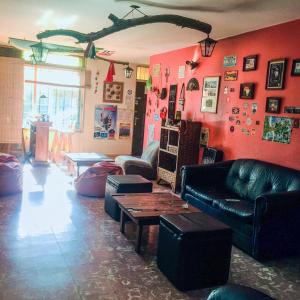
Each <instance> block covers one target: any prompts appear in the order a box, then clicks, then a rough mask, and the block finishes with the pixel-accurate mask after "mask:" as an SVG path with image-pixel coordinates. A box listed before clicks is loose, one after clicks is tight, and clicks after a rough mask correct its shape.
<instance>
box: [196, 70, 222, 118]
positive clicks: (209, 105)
mask: <svg viewBox="0 0 300 300" xmlns="http://www.w3.org/2000/svg"><path fill="white" fill-rule="evenodd" d="M203 81H204V82H203V89H202V101H201V112H210V113H217V105H218V95H219V82H220V77H218V76H216V77H204V80H203Z"/></svg>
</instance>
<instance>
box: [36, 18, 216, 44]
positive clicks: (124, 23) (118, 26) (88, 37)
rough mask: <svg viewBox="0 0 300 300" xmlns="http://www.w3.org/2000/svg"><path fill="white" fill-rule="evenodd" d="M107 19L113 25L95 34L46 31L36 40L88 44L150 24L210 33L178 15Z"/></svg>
mask: <svg viewBox="0 0 300 300" xmlns="http://www.w3.org/2000/svg"><path fill="white" fill-rule="evenodd" d="M108 18H109V19H110V20H111V21H112V22H113V25H112V26H110V27H107V28H103V29H102V30H100V31H97V32H91V33H88V34H85V33H82V32H79V31H74V30H68V29H57V30H46V31H43V32H40V33H39V34H37V38H38V39H45V38H49V37H52V36H56V35H64V36H70V37H73V38H75V39H76V40H77V41H78V42H79V43H90V42H91V41H96V40H98V39H101V38H103V37H105V36H107V35H110V34H112V33H115V32H118V31H121V30H125V29H128V28H131V27H135V26H140V25H145V24H152V23H171V24H174V25H177V26H180V27H182V28H184V27H187V28H191V29H194V30H198V31H201V32H204V33H206V34H209V33H210V32H211V29H212V27H211V25H209V24H207V23H203V22H200V21H198V20H194V19H190V18H187V17H182V16H178V15H154V16H144V17H140V18H133V19H128V20H124V19H119V18H118V17H116V16H115V15H113V14H110V15H109V16H108Z"/></svg>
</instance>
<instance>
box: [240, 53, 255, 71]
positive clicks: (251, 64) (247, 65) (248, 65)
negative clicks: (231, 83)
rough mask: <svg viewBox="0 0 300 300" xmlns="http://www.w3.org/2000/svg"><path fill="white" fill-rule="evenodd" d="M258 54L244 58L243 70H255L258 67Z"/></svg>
mask: <svg viewBox="0 0 300 300" xmlns="http://www.w3.org/2000/svg"><path fill="white" fill-rule="evenodd" d="M257 58H258V55H249V56H246V57H244V59H243V71H244V72H246V71H254V70H256V68H257Z"/></svg>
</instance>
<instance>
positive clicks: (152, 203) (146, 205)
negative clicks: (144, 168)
mask: <svg viewBox="0 0 300 300" xmlns="http://www.w3.org/2000/svg"><path fill="white" fill-rule="evenodd" d="M113 198H114V199H115V200H116V201H117V202H118V204H119V206H120V209H121V220H120V231H121V232H122V233H124V232H125V219H126V216H128V217H129V218H130V219H131V220H132V221H133V222H134V223H135V224H136V225H137V234H136V241H135V251H136V252H137V253H140V250H141V240H142V234H143V226H145V225H157V224H159V216H160V215H163V214H181V213H189V212H198V211H200V210H199V209H198V208H196V207H194V206H191V205H189V206H188V208H184V207H183V205H184V204H186V202H185V201H183V200H181V199H180V198H179V197H177V196H174V195H173V194H171V193H139V194H123V195H113Z"/></svg>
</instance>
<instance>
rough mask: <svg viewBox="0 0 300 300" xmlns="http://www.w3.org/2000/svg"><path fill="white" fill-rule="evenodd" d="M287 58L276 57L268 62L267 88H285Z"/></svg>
mask: <svg viewBox="0 0 300 300" xmlns="http://www.w3.org/2000/svg"><path fill="white" fill-rule="evenodd" d="M286 63H287V59H285V58H282V59H276V60H270V61H269V62H268V71H267V81H266V89H267V90H282V89H283V88H284V77H285V69H286Z"/></svg>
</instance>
